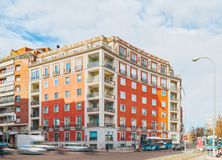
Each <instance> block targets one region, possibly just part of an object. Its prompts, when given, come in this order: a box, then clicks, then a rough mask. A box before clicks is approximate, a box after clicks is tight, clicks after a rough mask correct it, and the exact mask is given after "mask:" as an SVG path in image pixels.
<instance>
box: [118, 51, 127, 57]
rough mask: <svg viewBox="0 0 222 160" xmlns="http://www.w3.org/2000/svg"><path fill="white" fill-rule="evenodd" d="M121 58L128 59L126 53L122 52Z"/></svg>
mask: <svg viewBox="0 0 222 160" xmlns="http://www.w3.org/2000/svg"><path fill="white" fill-rule="evenodd" d="M119 56H120V57H123V58H127V55H126V53H121V52H120V53H119Z"/></svg>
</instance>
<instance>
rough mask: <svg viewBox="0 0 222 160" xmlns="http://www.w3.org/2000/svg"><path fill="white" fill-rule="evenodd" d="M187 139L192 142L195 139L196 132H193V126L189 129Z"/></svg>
mask: <svg viewBox="0 0 222 160" xmlns="http://www.w3.org/2000/svg"><path fill="white" fill-rule="evenodd" d="M189 139H190V141H191V142H192V143H193V144H194V142H195V141H196V133H195V128H194V127H191V129H190V134H189Z"/></svg>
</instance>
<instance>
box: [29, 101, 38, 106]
mask: <svg viewBox="0 0 222 160" xmlns="http://www.w3.org/2000/svg"><path fill="white" fill-rule="evenodd" d="M31 105H32V106H34V105H39V101H31Z"/></svg>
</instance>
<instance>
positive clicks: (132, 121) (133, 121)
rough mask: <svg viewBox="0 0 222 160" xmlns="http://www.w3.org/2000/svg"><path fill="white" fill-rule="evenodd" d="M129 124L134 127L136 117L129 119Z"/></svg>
mask: <svg viewBox="0 0 222 160" xmlns="http://www.w3.org/2000/svg"><path fill="white" fill-rule="evenodd" d="M131 126H133V127H136V119H134V118H133V119H131Z"/></svg>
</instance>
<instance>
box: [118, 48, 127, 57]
mask: <svg viewBox="0 0 222 160" xmlns="http://www.w3.org/2000/svg"><path fill="white" fill-rule="evenodd" d="M119 55H120V56H121V57H124V58H126V48H123V47H122V46H119Z"/></svg>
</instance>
